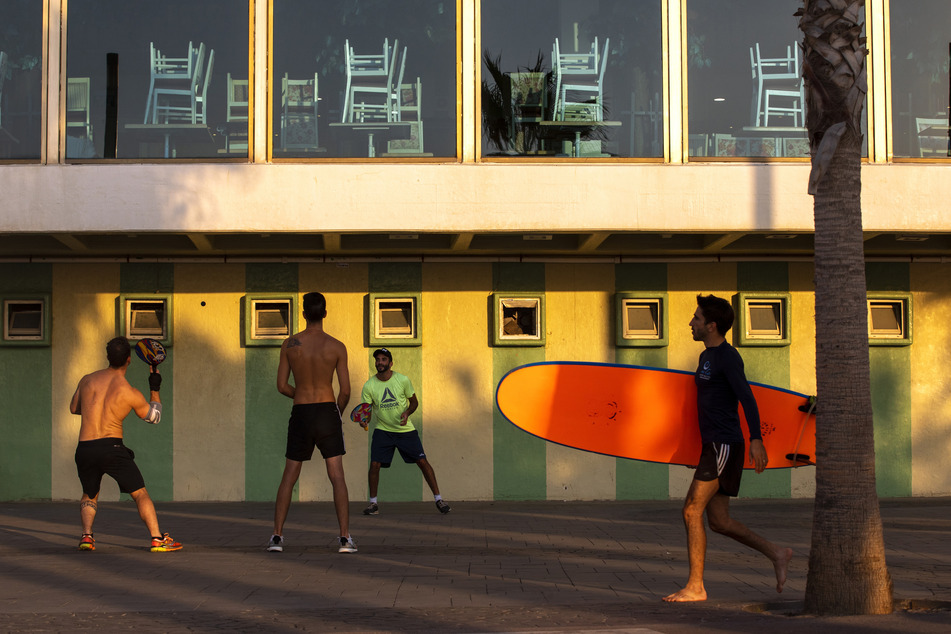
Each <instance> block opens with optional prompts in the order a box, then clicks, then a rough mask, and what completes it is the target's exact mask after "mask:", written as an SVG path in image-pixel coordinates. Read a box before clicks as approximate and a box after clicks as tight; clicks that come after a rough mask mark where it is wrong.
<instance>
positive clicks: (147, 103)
mask: <svg viewBox="0 0 951 634" xmlns="http://www.w3.org/2000/svg"><path fill="white" fill-rule="evenodd" d="M248 18H249V9H248V3H247V1H246V0H201V1H196V0H166V1H165V2H160V3H154V2H144V1H130V0H70V3H69V14H68V19H69V28H68V34H69V35H68V43H67V60H66V69H67V85H66V157H67V158H69V159H91V158H112V155H113V152H114V155H115V157H116V158H125V159H136V158H148V159H153V158H154V159H162V158H218V157H241V156H247V155H248V149H247V148H248V145H247V139H248V121H247V116H248V113H247V81H248V40H249V35H248V33H249V31H248V29H249V26H248ZM109 53H116V54H117V55H118V91H117V97H118V110H117V112H118V116H117V121H115V122H111V121H107V117H106V101H107V94H106V81H107V73H106V68H107V66H106V56H107V54H109ZM242 100H243V103H240V102H241V101H242ZM236 101H237V102H238V103H235V102H236ZM107 125H109V126H112V127H113V130H114V132H115V138H116V139H117V147H116V148H105V147H104V140H105V138H106V137H107V135H106V132H107V129H106V128H107Z"/></svg>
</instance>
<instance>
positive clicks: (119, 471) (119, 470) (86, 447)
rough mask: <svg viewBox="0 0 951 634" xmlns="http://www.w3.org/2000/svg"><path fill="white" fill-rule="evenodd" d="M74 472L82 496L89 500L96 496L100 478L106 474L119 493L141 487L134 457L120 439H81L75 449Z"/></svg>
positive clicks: (141, 482)
mask: <svg viewBox="0 0 951 634" xmlns="http://www.w3.org/2000/svg"><path fill="white" fill-rule="evenodd" d="M76 471H77V472H78V473H79V481H80V482H81V483H82V485H83V493H85V494H86V495H88V496H89V497H91V498H94V497H96V496H97V495H99V487H100V485H101V484H102V476H103V475H106V474H108V475H109V476H111V477H112V479H113V480H115V481H116V483H117V484H118V485H119V490H120V491H122V492H123V493H132V492H133V491H138V490H139V489H141V488H143V487H145V480H144V479H143V478H142V472H141V471H139V468H138V467H137V466H136V464H135V454H134V453H132V450H131V449H129V448H128V447H126V446H125V445H123V444H122V439H121V438H97V439H96V440H81V441H80V442H79V446H77V447H76Z"/></svg>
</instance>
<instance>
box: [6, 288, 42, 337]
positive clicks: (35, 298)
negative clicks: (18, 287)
mask: <svg viewBox="0 0 951 634" xmlns="http://www.w3.org/2000/svg"><path fill="white" fill-rule="evenodd" d="M11 303H22V304H27V303H36V304H38V305H39V306H40V335H39V336H38V337H37V336H33V335H15V334H11V333H9V332H8V326H9V321H8V315H9V312H8V307H9V305H10V304H11ZM0 306H2V310H3V329H2V333H0V346H3V347H48V346H50V345H51V341H50V336H51V331H50V328H51V325H52V319H51V316H50V296H49V295H46V294H31V293H23V294H21V293H16V294H5V295H0Z"/></svg>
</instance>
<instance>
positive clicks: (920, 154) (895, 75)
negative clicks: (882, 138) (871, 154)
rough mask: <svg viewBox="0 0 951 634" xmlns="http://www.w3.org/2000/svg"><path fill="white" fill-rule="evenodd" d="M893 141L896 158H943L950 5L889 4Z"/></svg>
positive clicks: (937, 1)
mask: <svg viewBox="0 0 951 634" xmlns="http://www.w3.org/2000/svg"><path fill="white" fill-rule="evenodd" d="M889 6H890V10H891V11H890V19H891V23H890V28H891V71H892V75H891V81H892V134H893V137H894V141H893V143H892V151H893V155H894V156H896V157H913V158H930V159H948V158H949V157H951V136H949V132H948V129H949V128H948V106H949V103H948V100H949V95H948V73H949V72H951V68H949V64H951V6H949V4H948V2H947V0H891V3H890V5H889Z"/></svg>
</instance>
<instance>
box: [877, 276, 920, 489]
mask: <svg viewBox="0 0 951 634" xmlns="http://www.w3.org/2000/svg"><path fill="white" fill-rule="evenodd" d="M865 271H866V272H865V276H866V284H867V286H868V290H870V291H898V292H908V291H909V290H910V289H911V269H910V266H909V265H908V264H904V263H893V262H889V263H885V262H875V263H869V264H867V265H866V270H865ZM912 319H914V315H912ZM912 345H914V344H912ZM869 368H870V372H871V376H870V380H871V388H872V414H873V417H874V421H875V481H876V487H877V489H878V494H879V495H880V496H882V497H908V496H911V494H912V482H911V478H912V468H911V466H912V465H911V461H912V437H911V436H912V432H911V346H870V347H869Z"/></svg>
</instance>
